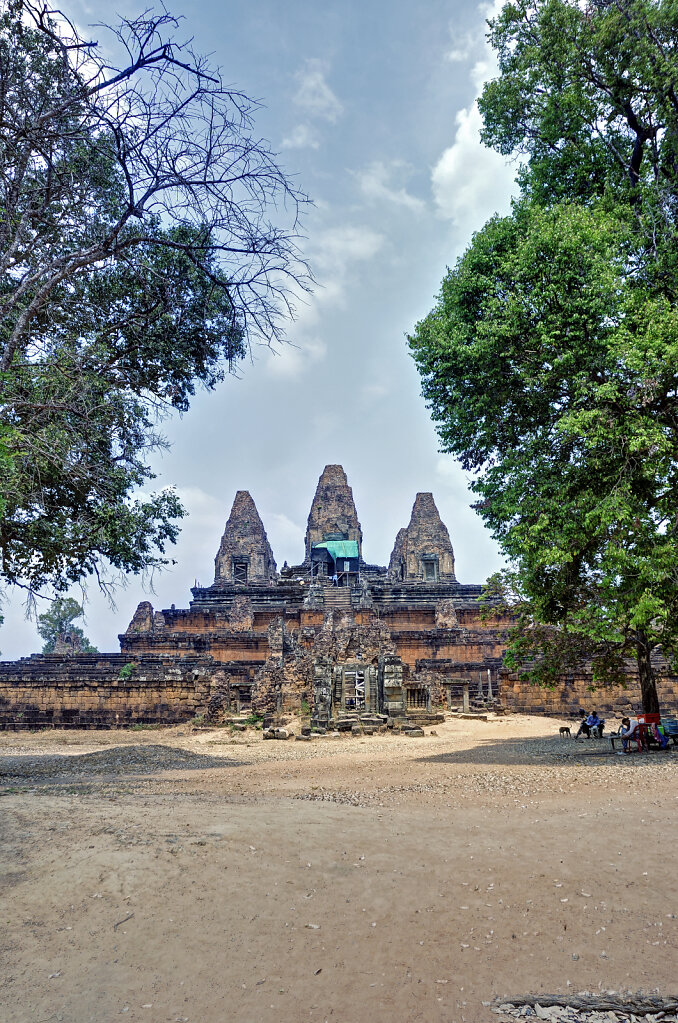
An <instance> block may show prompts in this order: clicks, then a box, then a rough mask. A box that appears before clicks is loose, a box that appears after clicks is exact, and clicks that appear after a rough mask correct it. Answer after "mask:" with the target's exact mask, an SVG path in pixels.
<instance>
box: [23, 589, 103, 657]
mask: <svg viewBox="0 0 678 1023" xmlns="http://www.w3.org/2000/svg"><path fill="white" fill-rule="evenodd" d="M84 613H85V612H84V611H83V608H82V604H79V603H78V601H77V600H74V598H73V597H56V598H55V600H53V601H52V604H51V606H50V608H49V610H48V611H44V612H43V613H42V614H40V615H38V619H37V624H38V633H39V635H40V636H41V638H42V639H43V640H44V641H45V642H44V646H43V648H42V652H43V654H51V653H53V652H54V649H55V647H56V645H57V643H58V642H59V641H61V642H62V643H64V644H68V647H69V648H70V649H71V650H72V651H73V652H77V653H82V654H96V653H98V650H97V648H96V647H95V646H92V644H91V643H90V641H89V640H88V638H87V636H86V635H85V633H84V632H83V631H82V629H81V628H80V626H79V625H74V624H73V623H74V622H76V621H77V620H78V618H82V616H83V614H84Z"/></svg>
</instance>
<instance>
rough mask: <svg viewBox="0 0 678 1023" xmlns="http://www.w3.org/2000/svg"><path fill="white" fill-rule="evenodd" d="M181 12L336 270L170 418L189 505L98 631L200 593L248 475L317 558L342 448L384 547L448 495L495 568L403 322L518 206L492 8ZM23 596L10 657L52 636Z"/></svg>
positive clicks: (458, 524)
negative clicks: (490, 37) (419, 510)
mask: <svg viewBox="0 0 678 1023" xmlns="http://www.w3.org/2000/svg"><path fill="white" fill-rule="evenodd" d="M143 6H145V4H143V3H139V4H134V3H131V2H127V0H123V2H122V3H118V4H117V5H116V6H115V8H111V5H110V3H106V4H104V3H103V2H101V0H93V2H88V3H86V2H82V0H77V2H76V0H72V2H70V3H67V4H65V5H64V9H65V10H67V11H68V12H69V13H71V14H72V15H73V17H74V20H76V21H77V23H78V24H79V25H80V26H86V25H89V24H92V23H95V22H98V21H101V20H106V19H107V18H108V19H110V18H111V17H112V15H111V10H112V9H115V10H118V11H120V12H121V13H124V14H130V13H134V12H136V11H138V10H140V9H141V8H142V7H143ZM500 6H501V5H500V4H497V9H498V8H499V7H500ZM168 8H169V9H170V10H171V11H172V12H173V13H183V14H184V15H185V19H186V20H185V22H184V26H183V27H184V31H185V34H186V35H192V36H194V37H195V47H196V49H198V50H200V51H202V52H207V53H212V54H213V61H214V62H215V63H218V64H220V65H221V67H222V68H223V71H224V76H225V79H226V81H227V82H228V83H229V84H232V85H233V86H234V87H237V88H238V89H241V90H242V91H244V92H245V93H247V94H248V95H250V96H251V97H256V98H258V99H261V101H262V102H263V104H264V106H263V108H262V110H261V111H260V112H259V113H258V115H257V120H256V125H257V131H258V132H259V133H260V134H261V135H262V136H264V137H266V138H267V139H268V140H269V141H270V143H271V146H272V147H273V149H274V150H276V151H277V152H278V153H279V154H280V162H281V163H282V165H283V167H284V168H285V170H286V171H287V173H288V174H289V175H292V176H293V177H294V179H295V181H296V183H297V184H298V185H299V186H300V187H301V188H303V189H304V190H305V191H306V192H307V193H308V194H309V195H310V196H311V197H312V199H313V200H314V202H315V208H314V209H313V210H312V211H311V212H310V213H309V215H308V216H307V218H306V221H305V225H304V226H305V234H306V235H307V240H306V242H305V243H304V248H305V254H306V256H307V258H308V259H309V261H310V263H311V265H312V267H313V270H314V272H315V275H316V277H317V279H318V283H319V287H318V288H317V290H316V291H315V294H314V295H313V297H312V298H311V299H310V301H309V302H308V304H307V305H306V306H305V307H303V308H302V309H301V310H300V312H299V316H298V319H297V321H296V322H295V323H293V324H291V325H290V327H289V331H288V335H289V338H290V340H291V341H292V342H293V344H294V347H288V348H286V349H284V350H281V351H280V352H279V353H278V354H272V353H271V352H270V351H269V350H268V349H266V348H265V347H262V349H261V350H260V351H257V352H255V353H254V355H255V358H254V361H253V362H251V363H249V362H248V363H247V364H245V365H244V366H243V367H242V370H241V372H240V377H239V379H234V378H229V379H227V380H226V381H225V382H224V383H223V384H222V385H220V387H219V388H218V389H217V390H216V391H213V392H210V393H201V394H199V395H198V396H197V397H196V399H195V400H194V402H193V406H192V408H191V410H190V412H188V413H187V414H186V415H184V416H183V417H177V418H176V419H175V420H173V421H170V422H168V423H166V424H165V432H166V434H167V436H168V438H169V440H170V442H171V449H170V451H169V452H166V453H164V454H163V455H162V456H158V457H157V458H155V459H154V463H153V464H154V466H155V468H156V471H157V473H158V479H157V481H156V484H157V487H162V486H166V485H170V484H172V485H174V486H176V488H177V490H178V492H179V494H180V496H181V498H182V500H183V502H184V504H185V506H186V507H187V509H188V511H189V513H190V514H189V517H188V518H186V519H184V522H183V529H182V535H181V538H180V540H179V543H178V544H177V546H176V548H174V550H173V557H174V558H175V559H176V562H177V564H176V565H175V566H174V567H173V568H172V569H171V570H168V571H166V572H164V573H163V574H162V575H159V576H157V577H156V578H155V580H154V582H153V586H154V589H155V593H151V592H149V590H148V586H147V585H146V586H145V585H144V583H143V582H142V580H141V579H139V578H136V577H130V578H129V579H128V580H127V585H126V587H125V588H124V589H122V590H120V591H119V592H118V594H117V598H116V601H117V609H112V608H111V607H110V606H109V605H108V604H107V602H106V601H105V599H103V598H102V597H101V595H99V594H98V593H97V592H96V589H95V586H94V585H91V586H90V588H89V591H88V606H87V621H86V625H85V632H86V633H87V635H88V636H89V637H90V639H91V640H92V642H93V643H95V644H96V645H97V646H98V648H99V649H100V650H102V651H104V650H108V651H116V650H118V648H119V647H118V641H117V634H118V633H119V632H123V631H124V630H125V629H126V627H127V624H128V622H129V620H130V618H131V616H132V613H133V611H134V609H135V607H136V605H137V603H138V602H139V601H140V600H145V599H150V600H151V601H152V602H153V604H154V606H155V607H156V608H163V607H169V605H170V604H172V603H174V604H176V606H177V607H187V606H188V601H189V600H190V587H191V586H193V585H194V582H195V581H196V580H197V581H198V582H199V583H201V584H203V585H209V584H210V583H211V582H213V579H214V556H215V554H216V551H217V548H218V546H219V540H220V537H221V533H222V531H223V527H224V523H225V521H226V519H227V517H228V514H229V511H230V507H231V504H232V502H233V498H234V495H235V492H236V490H249V491H250V492H251V494H252V497H253V498H254V501H255V503H256V505H257V508H258V510H259V514H260V515H261V517H262V519H263V522H264V526H265V527H266V530H267V533H268V537H269V540H270V542H271V545H272V547H273V552H274V555H275V558H276V561H277V563H278V566H279V567H280V566H281V565H282V563H283V561H285V560H287V561H288V562H289V563H290V564H296V563H298V562H299V561H301V560H302V559H303V553H304V545H303V539H304V531H305V528H306V518H307V516H308V512H309V509H310V505H311V500H312V498H313V494H314V491H315V487H316V483H317V480H318V477H319V475H320V473H321V471H322V469H323V467H324V466H325V465H326V464H327V463H330V462H339V463H341V464H342V465H343V466H344V469H345V470H346V472H347V474H348V480H349V483H350V484H351V486H352V487H353V494H354V497H355V501H356V507H357V510H358V517H359V519H360V521H361V524H362V529H363V555H364V557H365V559H366V560H367V561H369V562H372V563H377V564H387V563H388V558H389V555H390V552H391V549H392V547H393V543H394V540H395V535H396V532H397V531H398V529H399V528H400V527H401V526H404V525H406V524H407V522H408V521H409V517H410V512H411V508H412V503H413V501H414V496H415V494H416V493H417V491H432V492H433V495H434V497H435V500H436V503H437V505H438V508H439V510H440V513H441V515H442V518H443V521H444V522H445V523H446V525H447V527H448V529H449V531H450V535H451V538H452V544H453V547H454V550H455V555H456V564H457V577H458V579H459V580H460V581H461V582H464V583H471V582H474V583H475V582H482V581H484V580H485V579H486V578H487V576H488V575H489V574H490V573H491V572H493V571H495V570H496V569H497V568H498V567H499V566H500V560H499V556H498V554H497V550H496V547H495V545H494V543H493V542H492V540H491V538H490V537H489V535H488V534H487V532H486V530H485V529H484V527H483V525H482V523H481V522H480V520H479V519H478V518H477V516H476V515H475V513H474V512H473V511H472V510H471V509H470V507H469V505H470V502H471V500H472V497H471V495H470V494H469V492H468V489H467V478H466V475H465V474H464V473H463V472H462V471H461V469H460V468H459V467H458V465H457V464H456V463H455V461H454V460H453V459H452V458H451V457H450V456H449V455H441V454H439V452H438V443H437V438H436V435H435V432H434V429H433V427H432V425H431V423H430V420H429V416H428V413H427V410H426V408H425V407H424V403H423V400H422V398H421V396H420V385H419V380H418V376H417V373H416V370H415V367H414V364H413V362H412V360H411V358H410V356H409V354H408V351H407V347H406V341H405V334H406V332H408V331H411V329H412V328H413V326H414V324H415V323H416V322H417V321H418V320H419V319H421V318H422V317H423V316H425V315H426V313H427V312H428V311H429V310H430V308H431V306H432V304H433V302H434V299H435V295H436V293H437V292H438V289H439V286H440V282H441V279H442V277H443V275H444V273H445V269H446V267H447V266H450V265H452V264H453V263H454V262H455V260H456V259H457V257H458V256H459V255H460V254H461V253H462V252H463V250H464V249H465V247H466V246H467V244H468V242H469V240H470V238H471V235H472V233H473V231H474V230H477V229H478V228H480V227H482V225H483V223H484V222H485V221H486V220H487V219H488V218H489V217H490V216H492V214H493V213H495V212H506V211H508V209H509V200H510V195H511V191H512V188H513V178H514V173H515V168H513V167H511V166H507V165H506V164H505V162H504V160H503V158H502V157H500V156H499V155H497V154H496V153H493V152H491V151H490V150H487V149H485V147H483V146H482V144H481V143H480V140H479V136H478V132H479V126H480V119H479V115H478V111H477V107H476V106H475V98H476V96H477V95H478V93H479V91H480V88H481V86H482V83H483V81H485V80H487V79H488V78H491V77H492V75H493V73H494V62H493V58H492V55H491V53H490V51H489V49H488V47H487V44H486V42H485V32H486V24H485V20H486V18H487V17H488V16H490V15H491V12H492V8H491V6H490V5H487V4H481V5H476V4H469V3H463V2H462V0H419V2H418V3H416V4H414V3H412V2H411V0H389V2H385V0H344V2H339V0H324V2H323V3H317V0H313V2H311V0H287V2H286V3H284V4H281V3H280V2H278V0H275V2H274V0H227V2H225V3H223V2H222V3H217V2H216V0H201V2H200V3H193V4H191V3H187V2H186V0H184V3H183V7H179V6H176V5H175V4H174V3H173V2H172V0H168ZM92 35H94V36H95V37H96V35H97V33H96V32H92ZM74 595H75V596H79V594H78V591H75V592H74ZM21 600H22V598H21V596H20V595H15V596H14V597H13V598H12V599H11V600H10V602H9V603H8V604H7V605H6V606H5V608H4V613H5V619H6V623H5V625H4V627H2V629H0V649H1V650H2V655H3V657H4V658H14V657H20V656H23V655H25V654H29V653H32V652H36V651H38V650H39V649H40V642H41V641H40V640H39V639H38V637H37V634H36V631H35V626H34V625H33V624H32V623H30V622H26V621H25V620H24V615H23V610H22V605H21ZM80 624H82V623H80Z"/></svg>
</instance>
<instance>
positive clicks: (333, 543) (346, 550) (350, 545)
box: [313, 540, 358, 561]
mask: <svg viewBox="0 0 678 1023" xmlns="http://www.w3.org/2000/svg"><path fill="white" fill-rule="evenodd" d="M318 547H322V548H324V549H325V550H326V551H329V553H330V554H331V555H332V557H333V558H334V560H335V561H336V560H337V559H338V558H357V557H358V542H357V540H324V541H323V543H316V544H314V545H313V550H317V548H318Z"/></svg>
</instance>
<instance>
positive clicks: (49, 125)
mask: <svg viewBox="0 0 678 1023" xmlns="http://www.w3.org/2000/svg"><path fill="white" fill-rule="evenodd" d="M177 32H178V22H177V20H176V19H174V18H172V16H171V15H169V14H168V13H167V12H165V11H162V12H161V13H159V14H157V15H156V14H154V13H153V12H152V11H147V12H145V13H144V14H143V15H141V16H140V17H139V18H137V19H132V20H123V21H121V22H120V23H119V25H118V26H117V27H116V28H115V29H111V30H110V31H108V32H107V31H106V30H105V29H102V28H101V27H99V28H98V34H100V38H101V43H100V44H99V43H90V42H89V41H87V40H86V39H84V38H83V37H82V36H81V35H80V34H79V33H78V32H77V31H76V29H75V28H74V27H73V26H72V25H71V24H70V23H69V22H68V21H67V20H66V19H65V17H64V16H63V15H62V14H60V13H58V12H51V11H50V10H49V9H48V8H47V7H46V6H45V5H44V4H43V3H33V2H32V0H0V211H1V216H0V414H1V418H0V466H1V467H2V471H1V472H0V578H1V579H4V580H5V581H8V582H12V583H18V584H20V585H24V586H27V587H29V588H30V589H32V590H35V589H39V588H41V587H44V586H45V585H46V584H51V585H52V586H54V587H55V588H57V589H65V588H66V587H67V586H68V585H70V583H72V582H73V581H75V580H78V579H80V578H81V577H82V576H84V575H88V574H95V575H97V576H99V577H100V578H101V577H102V575H103V574H104V573H106V572H108V571H109V570H110V568H111V566H112V567H113V569H118V570H120V571H124V572H128V571H133V572H137V571H141V570H143V569H146V568H152V567H154V566H156V565H159V564H163V563H165V561H166V557H165V550H166V547H167V545H168V544H169V543H171V542H173V541H174V539H175V538H176V534H177V528H178V527H177V521H178V519H179V518H180V517H181V515H182V514H183V511H182V509H181V506H180V504H179V501H178V499H177V497H176V495H175V494H174V493H173V492H172V491H164V492H161V493H159V494H156V495H154V496H151V497H139V496H135V494H139V493H140V492H141V490H142V489H143V490H145V489H146V486H147V484H148V482H149V481H150V480H151V479H152V478H153V474H152V472H151V471H150V469H149V466H148V457H147V456H148V452H149V451H150V450H151V449H153V448H154V447H157V446H159V445H162V444H163V439H162V436H161V434H160V433H159V431H158V422H159V420H160V419H162V417H163V416H164V415H166V414H169V413H171V412H172V410H181V411H183V410H185V409H186V408H188V405H189V402H190V398H191V395H192V394H193V393H194V390H195V388H196V386H198V385H201V386H206V387H213V386H214V385H215V384H216V382H217V381H219V380H220V379H222V377H223V376H224V373H225V372H227V371H228V370H229V369H230V368H231V367H232V366H233V365H234V364H235V363H237V361H238V360H240V359H242V358H243V356H244V355H245V354H246V352H247V350H248V346H249V345H250V343H251V341H252V340H254V339H257V338H258V339H263V340H265V342H266V343H270V342H271V341H272V340H275V339H280V338H281V337H282V330H283V318H284V314H286V313H288V312H289V311H290V308H291V298H290V296H291V293H292V291H293V290H294V289H297V290H298V289H299V288H304V287H307V286H308V274H307V270H306V267H305V265H304V263H303V261H302V260H301V259H300V257H299V253H298V250H297V247H296V237H297V235H296V231H297V227H296V225H297V216H298V212H299V208H300V205H301V204H303V203H304V202H305V201H306V200H305V197H304V196H303V195H302V194H301V193H300V192H299V191H298V190H297V189H296V188H294V187H293V186H292V185H291V184H290V183H289V181H288V180H287V178H286V177H285V175H284V173H283V172H282V170H281V169H280V167H279V166H278V165H277V164H276V162H275V159H274V156H273V155H272V154H271V152H270V151H269V150H268V148H267V146H266V144H265V143H264V142H262V141H260V140H259V139H258V138H257V136H256V135H255V134H254V133H253V112H254V108H255V104H253V103H252V102H251V101H250V100H248V98H247V97H246V96H244V95H242V94H240V93H237V92H235V91H233V90H232V89H228V88H226V87H225V86H224V84H223V82H222V79H221V75H220V73H219V71H218V69H214V68H211V67H210V66H209V65H208V64H207V62H206V61H205V60H204V59H203V58H202V57H200V56H199V55H196V54H195V53H194V52H193V51H192V50H191V48H190V45H187V44H182V43H181V42H179V41H177V39H176V35H177ZM116 54H117V55H120V58H121V59H120V61H119V62H115V60H114V58H115V56H116ZM285 207H287V209H288V212H289V214H290V215H291V216H288V218H287V221H286V222H287V227H285V228H283V227H280V226H277V225H276V224H273V223H272V222H271V220H270V219H269V211H273V210H276V211H277V212H276V216H279V217H282V216H283V214H282V210H283V209H284V208H285ZM281 223H282V220H281Z"/></svg>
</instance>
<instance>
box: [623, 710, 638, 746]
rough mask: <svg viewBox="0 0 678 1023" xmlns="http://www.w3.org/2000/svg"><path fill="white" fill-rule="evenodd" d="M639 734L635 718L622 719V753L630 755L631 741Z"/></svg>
mask: <svg viewBox="0 0 678 1023" xmlns="http://www.w3.org/2000/svg"><path fill="white" fill-rule="evenodd" d="M637 734H638V722H637V721H636V719H635V718H622V719H621V726H620V728H619V735H620V736H621V741H622V748H621V750H620V752H621V753H628V751H629V739H634V738H635V737H636V735H637Z"/></svg>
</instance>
